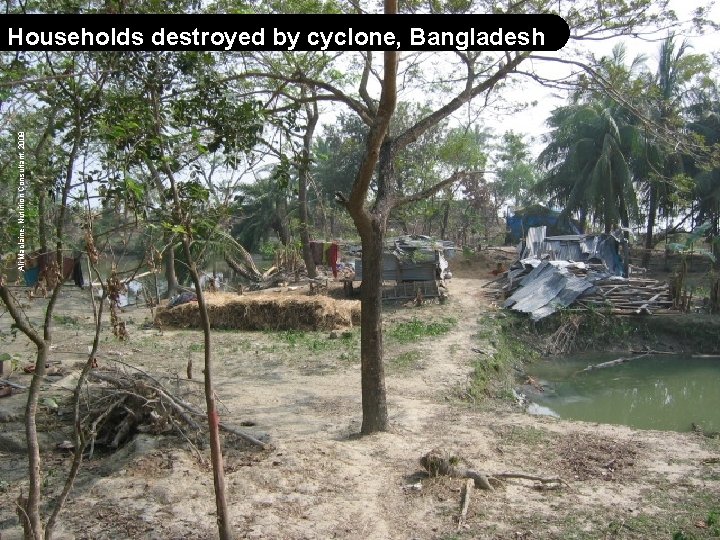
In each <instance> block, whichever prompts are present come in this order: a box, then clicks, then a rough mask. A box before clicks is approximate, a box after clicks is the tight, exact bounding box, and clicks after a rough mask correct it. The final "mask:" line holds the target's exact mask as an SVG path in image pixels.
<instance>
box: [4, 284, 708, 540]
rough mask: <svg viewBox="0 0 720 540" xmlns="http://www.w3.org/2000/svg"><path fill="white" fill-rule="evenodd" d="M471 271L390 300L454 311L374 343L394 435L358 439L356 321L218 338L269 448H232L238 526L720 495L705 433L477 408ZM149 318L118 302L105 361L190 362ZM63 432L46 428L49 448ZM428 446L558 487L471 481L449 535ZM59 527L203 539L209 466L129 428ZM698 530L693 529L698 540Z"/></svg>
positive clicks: (636, 507)
mask: <svg viewBox="0 0 720 540" xmlns="http://www.w3.org/2000/svg"><path fill="white" fill-rule="evenodd" d="M483 283H485V281H484V280H480V279H470V278H463V279H457V278H456V279H454V280H453V282H452V289H451V292H452V299H451V301H450V302H449V303H448V304H446V305H444V306H440V305H431V306H424V307H422V308H407V309H400V310H392V311H389V312H388V314H387V316H386V321H387V325H388V328H390V327H391V325H393V324H396V323H397V322H398V321H402V320H409V319H412V318H413V317H417V318H420V319H422V320H440V319H442V318H444V317H452V318H454V319H456V320H457V321H458V322H457V325H456V326H455V327H454V328H453V330H452V331H451V332H449V333H447V334H445V335H442V336H437V337H433V338H423V339H420V340H417V341H416V342H413V343H409V344H407V343H405V344H398V343H395V342H393V341H392V340H391V339H387V340H386V351H385V356H386V365H387V390H388V403H389V411H390V418H391V430H390V431H389V432H388V433H382V434H377V435H373V436H370V437H363V438H357V437H355V436H354V435H355V434H356V433H357V432H358V431H359V427H360V411H361V407H360V369H359V362H358V352H357V335H356V334H355V335H354V336H353V338H352V339H350V340H348V341H347V342H345V341H343V340H334V339H330V338H329V337H328V335H327V334H317V335H315V334H312V333H310V334H308V335H305V336H303V337H302V340H301V341H297V342H296V341H295V340H297V339H299V338H298V337H297V336H295V337H293V336H287V335H280V334H272V333H263V332H252V333H248V332H217V333H215V334H214V343H215V351H216V352H215V365H216V371H217V392H218V396H219V397H220V400H221V403H222V407H223V411H222V416H223V418H224V419H225V420H227V421H229V422H230V423H232V424H235V425H238V424H239V423H240V422H242V421H245V422H252V423H254V425H253V426H252V427H248V428H247V429H248V430H250V431H252V432H253V433H254V434H256V435H258V436H265V437H267V438H268V440H269V441H271V443H272V445H273V450H272V451H271V452H269V453H252V452H247V451H246V449H244V448H241V447H238V446H235V445H233V444H228V445H226V448H225V454H226V469H227V485H228V495H229V500H230V507H231V515H232V519H233V525H234V526H235V528H236V530H237V536H238V537H239V538H263V539H264V538H267V539H287V540H300V539H326V538H347V539H362V540H367V539H371V540H375V539H378V540H383V539H396V538H397V539H438V540H441V539H451V538H492V539H525V538H539V539H544V538H588V539H591V538H592V539H594V538H651V537H667V538H670V537H671V536H672V534H673V533H674V532H676V531H677V530H679V528H681V527H685V526H687V525H688V524H689V526H691V527H693V523H695V522H696V521H701V520H703V519H705V518H706V517H707V512H708V509H709V508H711V507H712V504H714V502H713V501H717V500H718V497H719V496H720V470H719V469H718V465H717V464H715V463H716V462H715V461H713V460H714V459H717V456H718V454H719V452H720V449H719V447H718V444H717V443H716V441H711V440H709V439H704V438H700V437H697V436H695V435H692V434H679V433H664V432H641V431H635V430H631V429H629V428H624V427H617V426H600V425H594V424H584V423H572V422H562V421H557V420H553V419H542V418H537V417H532V416H528V415H525V414H523V413H521V412H519V411H517V410H515V409H513V408H512V407H511V405H509V404H503V403H486V404H483V405H482V406H481V407H479V408H478V407H471V406H469V405H468V403H466V402H462V401H461V400H460V398H459V396H460V395H461V394H462V389H464V388H466V387H467V385H468V380H469V376H470V374H471V371H472V365H473V362H474V360H475V359H476V358H477V355H478V353H477V352H474V351H473V350H472V349H473V348H478V349H480V350H484V351H491V349H492V346H491V344H490V343H488V342H486V341H484V340H482V339H481V338H480V337H478V334H479V333H481V330H483V329H482V328H480V327H479V324H480V323H479V320H480V316H481V314H483V313H486V312H487V311H488V310H491V309H492V308H491V307H490V305H489V301H488V300H487V298H486V297H484V296H483V295H482V289H481V287H482V284H483ZM79 301H80V300H77V301H76V304H77V302H79ZM83 313H86V311H85V312H83V310H82V309H80V308H78V309H77V312H76V315H73V316H74V317H75V318H76V321H75V322H74V323H73V322H72V321H65V322H64V323H63V324H60V328H59V336H58V337H59V343H61V344H62V347H60V346H59V348H67V349H73V347H75V348H76V349H78V351H77V355H76V356H72V355H67V357H65V356H63V357H62V362H63V363H64V364H66V365H68V366H69V365H72V362H75V361H77V360H78V359H81V358H82V348H83V347H82V346H78V343H79V342H83V343H84V340H86V339H87V335H86V333H87V331H88V328H89V322H88V321H87V320H86V319H84V317H86V316H85V315H83ZM144 316H145V314H144V312H143V311H141V310H138V311H129V312H128V313H126V314H125V317H126V318H128V319H132V320H133V321H134V322H133V324H132V325H130V332H131V340H130V342H129V343H127V344H117V343H115V342H113V341H112V340H107V341H104V342H103V346H102V351H103V353H104V354H105V356H104V358H105V362H110V360H111V358H112V355H110V352H115V353H117V354H118V355H120V356H119V358H122V360H123V361H124V362H127V363H129V364H132V365H137V366H139V367H142V369H145V370H148V371H152V372H153V373H159V374H164V375H166V376H168V377H169V380H171V379H172V377H173V376H175V374H183V373H184V372H185V367H186V363H187V359H188V357H192V358H193V359H194V363H195V365H196V366H199V365H200V363H201V362H200V354H201V353H200V349H199V348H198V347H197V343H199V339H200V336H199V333H198V332H193V331H179V330H178V331H165V332H164V334H163V335H157V331H155V330H142V329H141V328H140V323H141V322H142V319H143V317H144ZM290 338H292V340H291V339H290ZM12 347H14V348H15V349H13V350H14V351H17V352H18V354H21V353H22V354H28V351H29V350H30V349H28V348H27V347H26V346H25V345H24V344H21V343H20V339H18V340H17V342H13V343H12ZM58 357H59V355H58ZM101 358H102V355H101ZM404 359H409V361H404ZM196 369H197V368H196ZM197 372H199V369H198V371H197ZM48 391H49V392H52V391H53V389H52V388H51V387H49V388H48ZM22 397H23V396H21V395H18V396H13V397H12V398H9V399H5V400H3V401H2V402H0V411H2V410H7V409H10V408H12V406H15V407H21V405H22ZM21 428H22V425H21V424H20V423H19V422H12V421H5V422H2V423H0V430H2V431H0V444H2V441H6V442H7V441H8V440H13V441H19V442H18V444H21V442H22V439H21V437H14V436H13V435H12V434H11V432H14V433H16V434H17V433H21ZM62 437H63V435H62V434H61V433H54V434H50V435H48V437H47V438H48V439H49V440H48V443H49V442H52V441H53V440H54V439H57V438H62ZM433 448H440V449H443V450H445V451H447V452H448V453H449V454H452V455H455V456H458V457H460V458H461V459H462V460H463V461H464V462H466V463H467V464H468V465H470V466H473V467H476V468H478V469H483V470H488V471H494V472H502V471H522V472H526V473H530V474H539V475H543V476H561V477H563V478H564V479H566V480H567V481H568V483H569V487H568V488H566V489H563V490H560V491H554V492H545V491H538V490H535V489H533V486H532V485H531V484H530V483H527V482H508V483H507V485H506V486H505V487H504V488H503V489H499V490H497V491H494V492H491V493H487V492H478V493H476V495H475V499H474V501H473V502H472V504H471V507H470V511H469V513H468V519H467V523H466V526H465V527H463V528H461V529H460V530H459V531H458V530H457V523H456V520H455V518H456V516H457V514H458V512H459V504H460V486H461V485H462V482H461V481H459V480H456V479H449V478H425V479H421V478H420V477H419V476H417V475H415V473H417V472H418V470H419V469H420V466H419V458H420V457H421V456H422V455H423V454H425V453H426V452H428V451H430V450H431V449H433ZM46 464H48V465H49V466H50V468H53V467H55V468H57V469H61V468H63V467H65V466H66V464H67V460H66V458H63V457H62V456H59V455H57V454H53V453H52V452H48V453H47V454H46ZM22 467H23V461H22V449H18V448H8V447H5V448H3V447H1V446H0V468H1V472H2V478H8V479H10V480H9V482H11V483H9V484H8V486H7V487H6V488H5V489H6V492H5V493H3V494H2V495H3V497H12V498H14V497H16V496H17V493H18V490H19V487H20V486H21V483H18V482H17V480H20V479H21V478H22V477H23V475H22ZM10 472H12V474H8V475H6V473H10ZM53 478H54V477H53ZM50 483H51V485H52V479H51V482H50ZM8 500H9V499H8ZM680 501H682V505H680ZM11 508H12V507H11V505H9V504H3V505H2V509H0V531H2V538H3V540H7V539H8V538H16V537H18V533H19V531H18V528H17V526H16V520H15V519H14V512H12V510H11ZM668 514H670V515H669V516H668ZM63 526H64V527H65V529H64V534H65V537H67V538H87V539H105V538H107V539H115V538H158V539H166V538H214V537H215V531H214V499H213V494H212V477H211V475H210V471H209V469H208V467H207V465H204V464H201V463H199V462H198V460H197V459H196V458H195V457H194V455H193V454H192V452H190V451H189V450H188V449H186V448H184V445H182V443H181V442H179V441H178V439H176V438H174V437H150V436H139V437H138V438H137V439H136V440H135V442H134V443H132V444H130V445H128V446H127V447H125V448H124V449H122V450H121V451H119V452H117V453H116V454H114V455H113V456H109V457H104V458H102V459H97V460H93V461H91V462H89V463H88V464H87V465H86V467H85V469H84V471H83V474H82V478H81V479H80V482H79V484H78V487H77V489H76V490H75V492H74V494H73V497H72V499H71V501H70V503H69V506H68V511H67V513H66V514H65V515H64V519H63ZM708 531H709V529H708V528H704V529H702V528H697V529H693V531H692V532H693V533H695V535H696V537H697V538H704V537H708V538H709V537H710V536H709V534H710V533H709V532H708ZM703 535H706V536H703Z"/></svg>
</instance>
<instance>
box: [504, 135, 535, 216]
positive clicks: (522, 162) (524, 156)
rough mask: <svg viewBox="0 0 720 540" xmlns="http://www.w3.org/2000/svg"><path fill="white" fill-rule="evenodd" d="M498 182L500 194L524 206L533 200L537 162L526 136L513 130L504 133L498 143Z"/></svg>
mask: <svg viewBox="0 0 720 540" xmlns="http://www.w3.org/2000/svg"><path fill="white" fill-rule="evenodd" d="M497 160H498V168H497V179H496V182H498V183H499V184H500V186H499V192H500V195H501V196H503V197H504V198H506V199H509V200H511V201H512V202H513V204H514V205H515V206H522V205H526V204H530V203H532V202H533V195H532V188H533V187H534V185H535V183H536V182H537V180H538V170H537V166H536V164H535V163H534V162H533V160H532V159H531V158H530V149H529V148H528V145H527V143H526V142H525V140H524V137H523V136H522V135H520V134H517V133H515V132H513V131H506V132H505V133H503V136H502V139H501V140H500V143H499V145H498V156H497Z"/></svg>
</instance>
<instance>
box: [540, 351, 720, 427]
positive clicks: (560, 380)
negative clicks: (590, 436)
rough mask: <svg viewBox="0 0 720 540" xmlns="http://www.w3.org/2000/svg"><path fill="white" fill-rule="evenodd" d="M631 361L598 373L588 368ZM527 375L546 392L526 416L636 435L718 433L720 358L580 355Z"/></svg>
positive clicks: (548, 363) (549, 362)
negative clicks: (627, 429) (615, 427)
mask: <svg viewBox="0 0 720 540" xmlns="http://www.w3.org/2000/svg"><path fill="white" fill-rule="evenodd" d="M620 356H623V357H625V358H631V360H630V361H628V362H625V363H621V364H618V365H614V366H612V367H607V368H602V369H592V370H585V368H587V367H588V366H589V365H592V364H598V363H600V362H605V361H609V360H614V359H616V358H618V357H620ZM527 371H528V374H529V375H530V376H531V377H532V378H533V379H535V380H536V381H538V382H539V383H540V384H541V385H543V386H544V391H543V392H539V393H534V394H533V395H532V396H531V397H530V399H531V402H532V403H531V405H530V407H528V410H529V412H531V413H534V414H549V415H553V416H558V417H560V418H567V419H573V420H584V421H588V422H599V423H607V424H624V425H626V426H631V427H634V428H640V429H658V430H668V431H691V430H692V424H693V423H695V424H697V425H698V426H701V427H702V429H703V430H705V432H712V431H720V358H718V357H715V358H712V357H711V358H701V357H692V355H678V356H675V355H646V356H636V357H633V356H632V355H618V354H616V355H613V356H608V355H607V354H603V355H598V354H595V355H582V356H578V357H574V358H554V359H548V360H543V361H540V362H536V363H534V364H532V365H530V366H528V368H527Z"/></svg>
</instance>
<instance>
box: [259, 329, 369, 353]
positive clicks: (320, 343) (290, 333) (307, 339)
mask: <svg viewBox="0 0 720 540" xmlns="http://www.w3.org/2000/svg"><path fill="white" fill-rule="evenodd" d="M273 335H274V336H275V338H276V339H278V340H279V341H280V342H282V343H283V344H284V345H286V346H287V347H288V348H290V349H298V348H301V349H307V350H309V351H316V352H321V351H331V350H337V349H341V350H345V351H352V350H354V349H356V348H357V347H359V344H360V334H359V332H357V331H350V332H343V333H341V334H340V335H339V336H338V338H337V339H331V338H330V337H329V336H328V334H327V333H325V332H300V331H297V330H286V331H284V332H274V333H273Z"/></svg>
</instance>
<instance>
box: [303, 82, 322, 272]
mask: <svg viewBox="0 0 720 540" xmlns="http://www.w3.org/2000/svg"><path fill="white" fill-rule="evenodd" d="M313 94H315V92H313ZM305 111H306V113H307V121H308V124H307V127H306V128H305V134H304V135H303V150H302V156H301V158H300V167H299V168H298V205H299V211H300V242H301V244H302V257H303V260H304V261H305V268H306V269H307V275H308V277H309V278H315V277H317V269H316V268H315V260H314V259H313V256H312V251H311V250H310V231H309V224H308V202H307V186H308V181H309V180H310V151H311V146H312V138H313V135H314V133H315V126H316V125H317V121H318V107H317V102H315V103H314V104H313V106H312V107H311V106H310V105H306V107H305Z"/></svg>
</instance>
